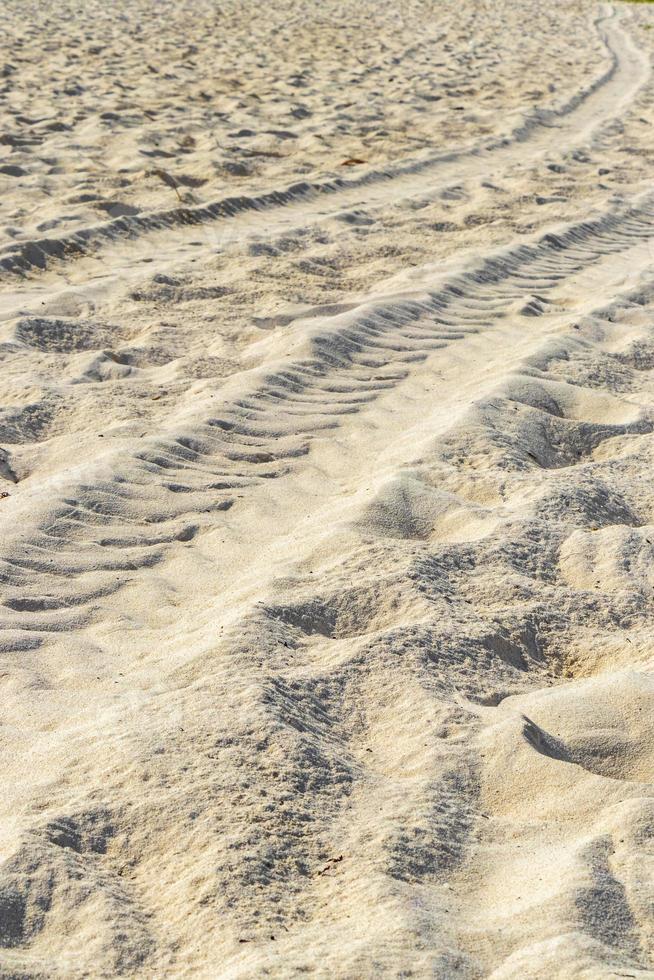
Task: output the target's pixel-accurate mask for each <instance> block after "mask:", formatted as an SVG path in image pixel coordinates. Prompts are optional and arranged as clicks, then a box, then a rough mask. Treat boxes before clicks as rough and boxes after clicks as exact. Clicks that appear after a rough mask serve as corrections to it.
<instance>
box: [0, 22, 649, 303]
mask: <svg viewBox="0 0 654 980" xmlns="http://www.w3.org/2000/svg"><path fill="white" fill-rule="evenodd" d="M597 27H598V30H599V32H600V34H601V36H602V38H603V41H604V43H605V45H606V48H607V52H608V53H609V56H610V65H609V67H608V68H607V69H606V71H605V72H604V73H603V74H602V75H601V76H600V77H599V78H598V79H597V80H596V81H595V82H594V83H593V84H592V85H591V86H590V87H589V88H588V89H586V90H583V91H582V92H579V93H578V94H577V95H576V96H575V97H574V98H572V99H571V100H569V101H568V102H567V103H566V104H565V105H564V106H562V107H560V108H558V109H547V110H543V109H541V110H537V111H536V112H534V113H533V114H532V115H531V116H529V117H528V118H527V119H526V120H525V122H524V123H523V124H522V125H521V126H520V127H518V128H517V129H516V130H514V132H513V133H512V134H511V136H510V137H506V138H503V139H495V140H493V141H490V142H486V143H483V144H481V145H477V146H473V147H470V148H465V149H459V150H454V151H452V152H450V153H447V154H444V155H443V154H436V155H432V156H430V157H428V158H426V159H424V158H423V159H419V160H413V161H411V160H410V161H408V162H406V163H404V164H401V165H399V166H398V167H396V168H394V169H393V170H390V171H388V170H384V171H373V172H369V173H367V174H365V175H363V176H361V177H359V178H355V179H345V178H335V179H332V180H327V181H323V182H317V183H310V182H308V181H303V182H300V183H297V184H293V185H291V186H290V187H287V188H285V189H283V190H276V191H271V192H268V193H265V194H261V195H258V196H255V197H248V196H241V197H231V198H227V199H223V200H220V201H216V202H214V203H212V204H208V205H203V206H200V207H197V208H175V209H174V210H172V211H161V212H155V213H151V214H146V215H136V216H133V217H123V218H117V219H114V220H112V221H110V222H106V223H104V224H100V225H95V226H93V227H91V228H86V229H81V230H80V231H77V232H75V233H73V234H71V235H70V236H67V237H63V238H57V239H39V240H34V241H29V242H22V243H18V244H17V245H16V246H12V247H11V248H10V249H8V250H7V251H6V252H5V253H4V255H1V256H0V275H2V274H4V275H5V277H15V276H24V275H25V274H27V273H31V272H38V271H40V270H44V269H46V268H48V267H49V266H50V264H51V262H52V260H55V261H56V260H60V261H66V260H76V259H80V258H83V257H84V256H88V255H91V254H92V253H93V252H94V251H97V250H98V249H103V248H106V249H109V255H108V256H106V257H105V259H104V261H103V263H102V266H101V277H110V276H119V277H120V278H121V280H124V279H126V278H133V277H134V276H135V274H136V275H140V274H141V271H140V270H139V269H138V268H136V269H135V267H134V263H135V262H136V263H137V262H138V261H139V259H138V254H139V253H140V254H141V255H146V254H147V255H148V256H149V255H151V253H152V252H156V254H157V256H158V261H157V265H158V267H161V266H162V265H168V264H174V263H179V262H180V261H181V260H183V259H184V258H185V257H186V250H187V248H188V243H189V242H190V241H191V240H192V238H193V237H197V229H198V227H199V226H205V227H207V228H220V227H222V226H224V225H225V222H229V225H228V231H227V232H225V239H226V240H227V241H228V242H231V241H235V240H240V239H243V238H250V237H253V236H255V237H265V235H269V234H273V233H274V234H276V233H279V232H280V231H283V230H284V229H285V228H288V227H291V226H296V225H297V221H298V212H299V213H301V216H302V221H303V222H315V221H320V220H321V219H323V218H324V217H325V214H326V212H325V204H328V205H329V212H328V213H329V214H332V213H334V211H336V210H341V209H343V208H348V207H364V208H371V207H372V208H374V207H378V206H381V205H384V204H387V203H388V202H389V201H394V200H397V199H398V198H407V197H414V196H418V195H421V194H425V193H434V192H436V191H438V190H439V189H442V188H443V187H446V186H447V185H449V184H450V183H452V181H460V180H462V179H464V180H465V179H470V178H475V177H484V176H487V174H488V172H489V168H491V167H492V168H493V170H494V171H495V172H497V170H498V169H501V168H506V167H509V166H512V165H514V164H517V163H520V162H521V161H522V160H523V159H524V158H525V157H529V158H531V157H536V156H538V155H542V154H545V153H551V152H552V150H556V151H558V152H563V151H565V150H566V149H569V148H570V147H572V146H575V145H578V144H579V143H583V142H584V141H585V140H586V139H587V138H588V136H589V135H590V134H591V133H592V131H593V130H595V129H597V128H598V127H600V126H604V125H606V124H607V123H608V122H610V121H611V120H612V119H614V118H615V117H616V116H617V115H619V113H620V111H621V110H622V108H623V106H624V104H625V103H627V102H628V101H630V100H631V99H632V98H633V97H634V96H635V94H636V93H637V91H638V90H639V88H640V87H641V86H642V85H643V84H644V82H645V80H646V78H647V77H648V75H649V72H650V68H649V63H648V61H647V59H646V58H645V56H644V54H643V53H642V51H640V50H639V49H638V48H637V47H636V45H635V44H634V43H633V41H632V40H631V38H630V36H629V34H628V32H627V31H625V30H624V29H623V28H622V27H621V25H620V22H619V20H618V19H617V15H616V12H615V10H611V12H610V13H609V14H607V15H606V16H605V17H602V18H600V20H599V21H598V22H597ZM261 212H266V230H265V235H264V236H262V235H261V231H260V227H259V226H260V222H257V223H256V225H255V226H253V224H252V222H251V220H250V219H251V218H252V216H253V214H256V215H258V214H260V213H261ZM162 233H163V234H162ZM171 233H172V238H173V244H172V247H171V242H170V240H171ZM135 239H141V240H140V242H139V243H138V244H137V245H136V246H134V245H133V244H132V245H130V247H129V249H128V250H127V251H128V252H129V258H128V257H127V255H123V254H122V249H120V248H119V249H118V252H117V253H115V252H114V251H113V249H112V246H114V245H118V244H119V243H121V242H122V243H123V244H125V243H128V242H130V243H133V241H134V240H135ZM211 244H212V245H215V244H216V243H215V242H212V243H211ZM107 265H109V272H108V271H107ZM55 271H56V266H55ZM96 278H97V277H96ZM77 288H78V289H79V286H77ZM15 299H16V303H17V304H18V306H21V307H22V308H24V307H25V302H26V296H25V293H22V291H21V292H20V293H18V294H17V296H16V297H15ZM9 305H10V306H12V305H13V304H12V302H11V297H10V298H9ZM14 308H15V306H14ZM9 315H10V314H9Z"/></svg>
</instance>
